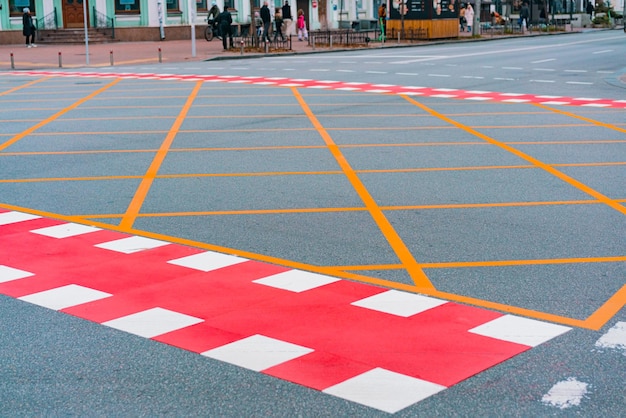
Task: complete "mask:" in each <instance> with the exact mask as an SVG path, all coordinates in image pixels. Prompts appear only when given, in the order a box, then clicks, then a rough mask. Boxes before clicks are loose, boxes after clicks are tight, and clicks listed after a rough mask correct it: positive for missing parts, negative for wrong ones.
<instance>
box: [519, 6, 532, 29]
mask: <svg viewBox="0 0 626 418" xmlns="http://www.w3.org/2000/svg"><path fill="white" fill-rule="evenodd" d="M529 17H530V9H529V8H528V3H526V2H524V3H523V4H522V9H521V10H520V12H519V24H520V26H521V27H522V30H526V28H528V18H529Z"/></svg>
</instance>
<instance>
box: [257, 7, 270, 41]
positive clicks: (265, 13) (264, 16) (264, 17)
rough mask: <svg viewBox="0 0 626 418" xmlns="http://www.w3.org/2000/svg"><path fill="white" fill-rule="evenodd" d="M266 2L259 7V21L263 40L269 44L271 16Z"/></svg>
mask: <svg viewBox="0 0 626 418" xmlns="http://www.w3.org/2000/svg"><path fill="white" fill-rule="evenodd" d="M267 5H268V3H267V0H266V1H264V2H263V6H262V7H261V12H260V15H261V21H263V40H264V41H266V42H271V40H270V26H271V25H272V15H271V14H270V8H269V7H267Z"/></svg>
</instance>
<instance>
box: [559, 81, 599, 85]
mask: <svg viewBox="0 0 626 418" xmlns="http://www.w3.org/2000/svg"><path fill="white" fill-rule="evenodd" d="M565 84H584V85H588V86H589V85H592V84H593V83H589V82H586V81H566V82H565Z"/></svg>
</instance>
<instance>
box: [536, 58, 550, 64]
mask: <svg viewBox="0 0 626 418" xmlns="http://www.w3.org/2000/svg"><path fill="white" fill-rule="evenodd" d="M549 61H556V58H548V59H545V60H539V61H531V62H530V63H531V64H539V63H541V62H549Z"/></svg>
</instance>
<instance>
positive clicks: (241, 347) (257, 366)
mask: <svg viewBox="0 0 626 418" xmlns="http://www.w3.org/2000/svg"><path fill="white" fill-rule="evenodd" d="M312 351H313V350H312V349H310V348H307V347H302V346H300V345H296V344H292V343H288V342H286V341H281V340H277V339H274V338H270V337H265V336H263V335H258V334H257V335H253V336H251V337H247V338H244V339H242V340H239V341H234V342H232V343H230V344H226V345H223V346H221V347H217V348H214V349H212V350H209V351H205V352H204V353H202V355H203V356H206V357H210V358H213V359H215V360H220V361H224V362H226V363H230V364H234V365H236V366H240V367H244V368H246V369H251V370H255V371H257V372H260V371H261V370H265V369H267V368H270V367H273V366H276V365H278V364H281V363H284V362H286V361H289V360H293V359H295V358H298V357H300V356H303V355H305V354H308V353H311V352H312Z"/></svg>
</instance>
